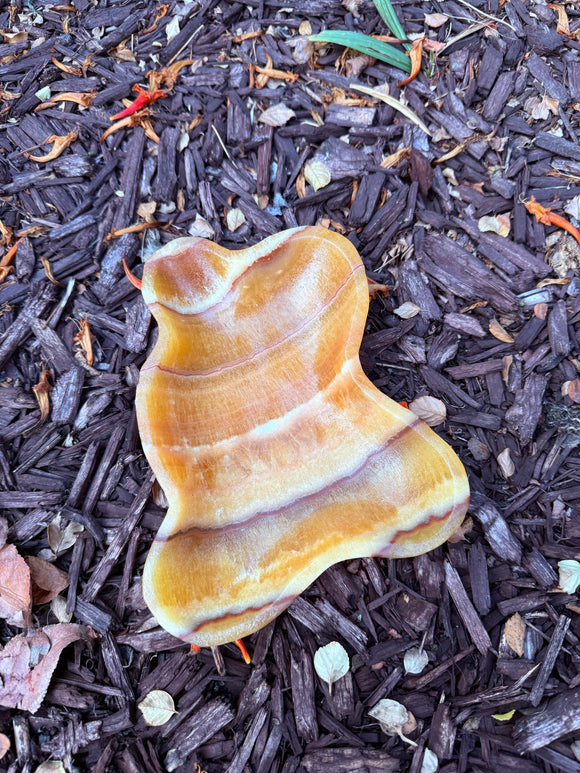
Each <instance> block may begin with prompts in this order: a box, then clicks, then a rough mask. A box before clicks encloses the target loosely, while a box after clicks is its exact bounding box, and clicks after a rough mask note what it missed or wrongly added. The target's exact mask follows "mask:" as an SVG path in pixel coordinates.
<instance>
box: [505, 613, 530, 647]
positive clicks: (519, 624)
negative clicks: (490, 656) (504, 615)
mask: <svg viewBox="0 0 580 773" xmlns="http://www.w3.org/2000/svg"><path fill="white" fill-rule="evenodd" d="M525 635H526V624H525V623H524V620H523V618H522V616H521V615H520V614H519V613H518V612H516V613H515V614H514V615H512V616H511V617H508V619H507V620H506V621H505V626H504V636H505V640H506V642H507V644H508V645H509V647H510V648H511V649H512V650H513V651H514V652H515V653H516V655H518V657H520V658H521V657H522V656H523V654H524V638H525Z"/></svg>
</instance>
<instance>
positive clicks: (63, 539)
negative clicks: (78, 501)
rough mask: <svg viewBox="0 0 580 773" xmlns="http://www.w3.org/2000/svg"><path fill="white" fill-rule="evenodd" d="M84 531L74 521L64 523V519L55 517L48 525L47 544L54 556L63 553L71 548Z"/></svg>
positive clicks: (58, 516) (82, 527) (81, 526)
mask: <svg viewBox="0 0 580 773" xmlns="http://www.w3.org/2000/svg"><path fill="white" fill-rule="evenodd" d="M82 531H84V526H83V525H82V524H80V523H77V522H76V521H69V522H68V523H65V521H64V519H63V518H61V517H60V515H57V516H56V518H54V519H53V520H52V521H51V523H49V525H48V529H47V538H48V544H49V545H50V548H51V550H52V552H53V553H54V554H55V555H58V554H59V553H64V551H65V550H68V549H69V548H72V546H73V545H74V544H75V542H76V541H77V539H78V538H79V534H80V533H81V532H82Z"/></svg>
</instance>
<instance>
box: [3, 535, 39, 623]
mask: <svg viewBox="0 0 580 773" xmlns="http://www.w3.org/2000/svg"><path fill="white" fill-rule="evenodd" d="M31 603H32V602H31V596H30V571H29V569H28V566H27V565H26V561H25V560H24V559H23V558H22V556H21V555H20V554H19V553H18V551H17V550H16V548H15V546H14V545H3V546H2V547H1V548H0V617H3V618H4V619H5V620H6V622H7V623H8V624H9V625H15V626H18V627H19V628H23V627H24V626H25V625H27V624H28V622H29V619H30V607H31Z"/></svg>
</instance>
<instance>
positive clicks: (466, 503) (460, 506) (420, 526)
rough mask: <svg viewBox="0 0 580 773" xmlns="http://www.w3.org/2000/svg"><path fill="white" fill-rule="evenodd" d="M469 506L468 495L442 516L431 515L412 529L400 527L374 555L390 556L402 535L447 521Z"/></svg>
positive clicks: (411, 534) (411, 533)
mask: <svg viewBox="0 0 580 773" xmlns="http://www.w3.org/2000/svg"><path fill="white" fill-rule="evenodd" d="M468 507H469V497H466V498H465V499H464V500H463V501H462V502H459V503H457V504H455V505H453V507H452V508H451V510H448V511H447V512H446V513H444V514H443V515H442V516H437V515H430V516H429V518H428V519H427V520H426V521H422V522H421V523H418V524H417V525H416V526H413V528H412V529H399V531H397V532H396V533H395V536H394V537H393V538H392V539H391V541H390V542H389V544H388V545H387V546H386V547H385V548H383V549H382V550H381V551H380V552H379V553H374V556H375V557H377V558H379V557H382V558H388V556H389V550H391V548H393V547H395V546H396V544H397V540H399V539H400V538H402V537H411V538H412V536H413V535H414V534H419V533H420V532H421V531H423V529H428V528H429V526H431V525H432V524H434V523H437V522H438V521H445V520H446V519H447V518H452V517H453V516H454V515H456V514H457V513H459V512H461V511H462V510H463V511H464V512H466V511H467V508H468Z"/></svg>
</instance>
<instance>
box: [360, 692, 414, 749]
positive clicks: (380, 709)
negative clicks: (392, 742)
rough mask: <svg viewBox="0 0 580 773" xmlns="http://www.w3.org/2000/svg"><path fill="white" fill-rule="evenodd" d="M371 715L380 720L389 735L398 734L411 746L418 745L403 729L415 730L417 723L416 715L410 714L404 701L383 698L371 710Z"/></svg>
mask: <svg viewBox="0 0 580 773" xmlns="http://www.w3.org/2000/svg"><path fill="white" fill-rule="evenodd" d="M369 716H371V717H373V719H376V720H378V722H379V725H380V726H381V730H382V731H383V732H384V733H386V734H387V735H398V736H399V738H401V740H403V741H405V743H408V744H411V746H417V744H416V743H415V741H411V739H410V738H407V737H406V736H405V735H404V733H403V730H404V729H405V730H406V731H407V732H408V733H410V732H413V730H414V727H413V724H414V726H415V727H416V726H417V724H416V722H415V721H414V717H413V716H412V714H410V713H409V712H408V711H407V709H406V708H405V707H404V706H403V704H402V703H398V702H397V701H393V700H391V699H390V698H383V699H382V700H380V701H379V702H378V703H377V704H376V705H375V706H373V707H372V709H371V710H370V711H369Z"/></svg>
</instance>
